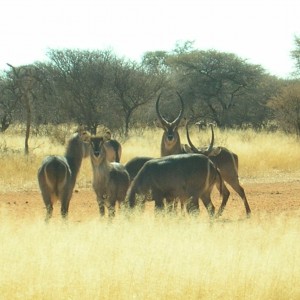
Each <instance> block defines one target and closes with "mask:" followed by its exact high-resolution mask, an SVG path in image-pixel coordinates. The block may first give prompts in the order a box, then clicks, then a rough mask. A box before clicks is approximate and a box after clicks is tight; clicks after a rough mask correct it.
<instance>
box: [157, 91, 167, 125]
mask: <svg viewBox="0 0 300 300" xmlns="http://www.w3.org/2000/svg"><path fill="white" fill-rule="evenodd" d="M161 94H162V93H160V94H159V95H158V98H157V100H156V114H157V116H158V118H159V120H160V122H161V124H162V125H163V126H168V125H169V124H170V123H169V122H168V121H167V120H166V119H165V118H164V117H163V116H162V115H161V114H160V112H159V100H160V96H161Z"/></svg>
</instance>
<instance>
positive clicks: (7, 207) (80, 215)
mask: <svg viewBox="0 0 300 300" xmlns="http://www.w3.org/2000/svg"><path fill="white" fill-rule="evenodd" d="M243 187H244V189H245V192H246V195H247V198H248V202H249V205H250V207H251V210H252V215H253V216H257V215H259V216H260V215H267V216H276V215H287V216H297V217H300V179H293V180H290V181H288V182H264V181H262V182H251V181H249V182H246V183H243ZM230 191H231V196H230V198H229V201H228V203H227V206H226V208H225V211H224V214H223V216H222V217H221V218H223V219H224V220H231V219H239V218H245V209H244V205H243V202H242V201H241V200H240V198H239V196H238V195H237V194H236V193H235V192H234V191H232V190H231V189H230ZM212 201H213V203H214V204H215V206H216V208H218V207H219V205H220V197H219V196H218V194H217V193H216V192H214V193H213V195H212ZM153 205H154V203H153V201H151V202H148V203H147V206H146V207H147V212H152V211H153V209H154V206H153ZM45 212H46V210H45V207H44V204H43V201H42V198H41V195H40V192H39V191H38V190H36V191H24V192H7V193H1V194H0V217H2V218H3V217H4V216H5V217H9V219H13V220H14V219H15V220H22V219H23V220H24V219H26V220H28V219H32V220H34V219H44V216H45ZM98 217H99V212H98V206H97V203H96V197H95V194H94V192H93V191H92V190H91V189H80V190H78V189H76V190H75V192H74V194H73V198H72V200H71V203H70V208H69V221H72V222H84V221H87V220H92V219H94V218H98ZM200 217H201V218H207V213H206V211H205V208H204V207H203V205H202V204H201V206H200ZM53 218H54V219H60V203H59V202H57V203H55V205H54V213H53Z"/></svg>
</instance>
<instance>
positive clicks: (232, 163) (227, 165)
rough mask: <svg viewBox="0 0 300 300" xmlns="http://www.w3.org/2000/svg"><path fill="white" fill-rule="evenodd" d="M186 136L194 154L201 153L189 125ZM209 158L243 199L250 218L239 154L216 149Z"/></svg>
mask: <svg viewBox="0 0 300 300" xmlns="http://www.w3.org/2000/svg"><path fill="white" fill-rule="evenodd" d="M186 135H187V140H188V143H189V145H190V147H191V149H192V151H193V152H194V153H201V152H200V150H199V149H198V148H196V147H195V146H194V144H193V143H192V141H191V139H190V135H189V130H188V123H187V124H186ZM208 157H209V158H210V159H211V161H212V162H213V163H214V164H215V165H216V167H217V168H218V169H219V170H220V173H221V176H222V178H223V179H224V181H225V182H227V183H228V184H229V185H230V186H231V187H232V188H233V189H234V190H235V191H236V192H237V193H238V194H239V196H240V197H241V198H242V200H243V203H244V206H245V209H246V214H247V216H248V217H249V216H250V215H251V209H250V206H249V204H248V201H247V198H246V194H245V191H244V189H243V187H242V186H241V185H240V182H239V175H238V156H237V154H235V153H233V152H232V151H230V150H228V149H227V148H225V147H216V148H214V149H213V150H212V151H211V153H209V154H208ZM227 200H228V198H223V200H222V203H221V206H220V208H219V210H218V214H217V215H218V216H221V215H222V213H223V210H224V208H225V206H226V203H227Z"/></svg>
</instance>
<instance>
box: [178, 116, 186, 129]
mask: <svg viewBox="0 0 300 300" xmlns="http://www.w3.org/2000/svg"><path fill="white" fill-rule="evenodd" d="M186 123H187V119H186V118H182V119H181V120H180V122H179V124H178V127H185V125H186Z"/></svg>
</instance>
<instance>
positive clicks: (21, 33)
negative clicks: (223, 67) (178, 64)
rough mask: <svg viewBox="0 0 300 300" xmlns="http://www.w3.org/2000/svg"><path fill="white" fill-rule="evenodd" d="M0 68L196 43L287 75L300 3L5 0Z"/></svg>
mask: <svg viewBox="0 0 300 300" xmlns="http://www.w3.org/2000/svg"><path fill="white" fill-rule="evenodd" d="M0 1H1V2H0V41H1V44H0V70H4V69H6V68H7V66H6V63H10V64H12V65H15V66H18V65H24V64H31V63H34V62H35V61H45V60H46V59H47V56H46V52H47V50H48V49H50V48H52V49H63V48H72V49H87V50H95V49H98V50H105V49H111V50H113V51H114V52H115V53H116V54H117V55H119V56H122V57H123V56H124V57H127V58H129V59H134V60H137V61H139V60H140V58H141V57H142V55H143V54H144V53H145V52H147V51H156V50H165V51H171V50H172V49H174V47H175V44H176V42H180V41H186V40H191V41H195V43H194V47H195V48H196V49H199V50H208V49H215V50H218V51H222V52H230V53H234V54H236V55H238V56H239V57H241V58H243V59H247V60H248V62H249V63H253V64H260V65H262V67H263V68H265V69H266V71H267V72H269V73H270V74H272V75H277V76H280V77H283V78H285V77H288V76H289V75H290V73H291V72H292V71H293V67H294V65H295V62H294V61H293V60H292V59H291V56H290V52H291V51H292V50H293V49H295V43H294V37H295V35H297V36H300V1H299V0H0Z"/></svg>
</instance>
